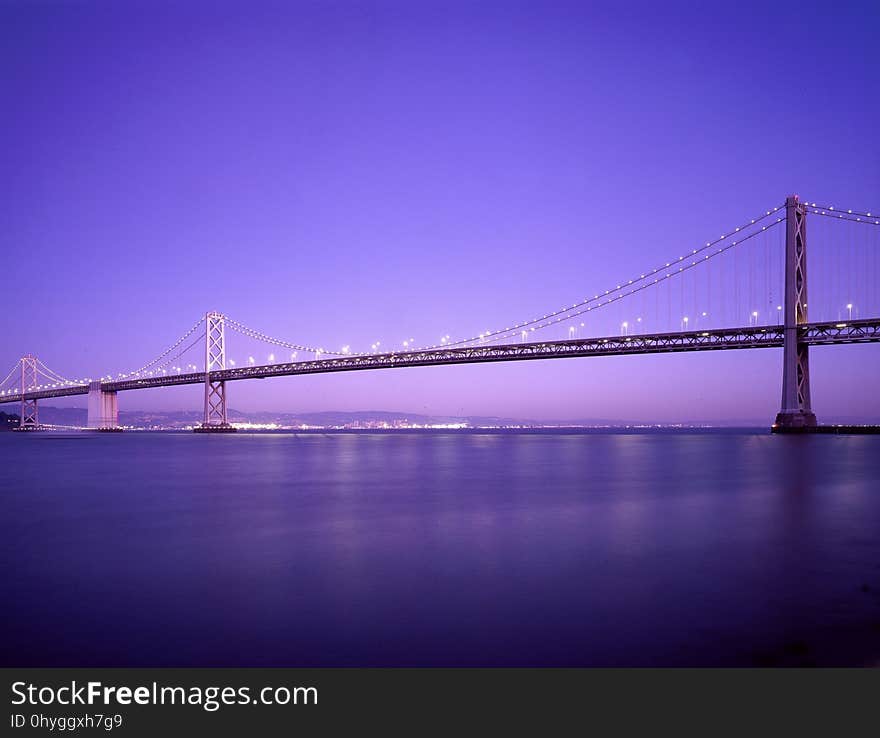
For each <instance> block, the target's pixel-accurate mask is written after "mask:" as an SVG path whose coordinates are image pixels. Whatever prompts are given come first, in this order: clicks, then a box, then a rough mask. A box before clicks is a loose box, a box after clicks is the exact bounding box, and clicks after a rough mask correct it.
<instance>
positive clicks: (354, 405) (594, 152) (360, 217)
mask: <svg viewBox="0 0 880 738" xmlns="http://www.w3.org/2000/svg"><path fill="white" fill-rule="evenodd" d="M630 12H633V13H637V14H638V17H639V23H638V24H634V23H633V21H632V19H631V18H630V17H628V13H630ZM782 17H783V12H782V11H780V13H779V16H778V17H774V16H773V15H768V14H767V13H766V7H765V6H762V5H758V4H755V5H752V6H749V5H737V6H736V7H735V8H733V7H730V8H718V9H715V10H713V13H711V14H697V13H693V12H692V11H690V10H688V9H686V8H684V7H683V6H676V5H675V4H673V5H671V6H668V7H667V6H664V8H663V9H662V10H661V9H658V8H655V7H653V6H651V5H647V4H646V5H645V6H644V7H636V6H633V7H630V8H629V9H628V10H627V12H626V13H624V12H621V11H619V10H617V9H615V8H614V7H613V6H610V5H609V6H607V7H605V8H603V7H600V6H593V7H589V8H585V7H582V6H581V5H580V4H568V3H548V4H543V3H542V4H540V7H539V6H538V5H537V4H529V3H511V2H508V3H488V4H480V5H479V6H477V5H475V4H472V3H437V4H435V3H418V4H411V3H397V2H379V3H367V4H354V3H351V4H344V3H343V4H336V5H333V6H329V5H328V6H322V5H320V4H289V5H288V4H275V3H263V4H244V3H222V4H219V5H218V4H209V3H187V4H186V5H185V7H175V6H173V5H153V4H145V3H143V4H142V3H123V4H116V3H102V2H96V3H81V4H60V3H59V4H52V3H49V4H41V5H35V4H32V3H9V4H5V5H4V6H3V7H2V8H0V20H2V22H0V38H2V44H0V55H2V56H0V58H2V60H3V62H4V67H5V68H6V69H7V70H9V71H8V74H7V75H6V76H5V77H3V78H2V79H0V86H2V88H3V92H4V93H5V97H6V98H7V99H9V100H15V103H16V104H15V105H14V106H13V107H12V108H11V111H10V112H9V113H8V114H7V116H6V117H5V118H4V119H3V121H2V122H0V126H2V133H3V137H2V143H0V156H2V158H3V160H4V162H5V167H4V169H5V170H6V172H7V178H6V184H7V187H6V188H5V190H6V192H7V196H6V197H5V198H4V201H3V203H0V218H2V220H3V222H4V226H5V228H4V231H5V232H4V236H5V242H6V243H7V251H6V255H7V258H6V259H4V271H5V276H6V280H5V284H6V287H7V288H6V289H5V290H3V291H2V293H0V294H2V296H0V312H2V314H3V316H4V324H5V325H4V329H3V340H2V342H0V368H2V372H3V374H5V372H6V371H7V369H8V368H9V367H11V366H12V365H13V364H14V363H15V362H16V361H17V360H18V358H19V356H20V355H21V354H22V353H25V352H33V353H35V354H37V355H38V356H40V357H41V358H42V359H43V360H44V361H45V362H46V363H47V364H48V365H49V366H51V367H52V368H53V369H55V370H57V371H59V372H61V373H63V374H65V375H66V376H69V377H80V376H99V375H101V374H104V373H108V372H112V373H116V372H126V371H130V370H132V369H133V368H136V367H138V366H140V365H142V364H143V363H144V362H146V361H148V360H150V359H151V358H152V357H153V356H155V355H156V353H158V352H159V351H161V350H162V349H163V348H165V347H166V346H168V345H169V344H170V343H172V342H173V341H174V340H175V339H176V338H177V337H178V336H179V335H181V334H182V333H183V332H184V331H185V330H186V329H187V328H188V327H189V326H190V325H192V323H193V322H195V320H197V319H198V318H199V317H200V316H202V315H204V313H205V312H206V311H207V310H220V311H222V312H224V313H227V314H228V315H231V316H234V317H236V318H238V319H240V320H242V321H243V322H245V323H247V324H248V325H252V326H255V327H257V328H259V329H261V330H264V331H266V332H267V333H270V334H272V335H276V336H281V337H284V338H287V339H291V340H295V341H298V342H300V343H302V344H304V345H319V346H327V347H332V348H334V349H339V348H340V347H342V346H351V347H352V348H353V350H368V349H370V347H371V346H372V345H373V344H375V343H377V342H379V343H380V344H381V345H382V346H384V347H389V348H390V347H398V348H400V347H402V346H403V342H404V341H406V342H409V341H410V340H414V341H415V342H416V343H417V344H419V345H421V344H423V343H434V342H437V341H439V340H441V337H445V336H447V335H451V336H453V337H455V338H461V337H462V336H468V335H474V334H476V333H479V332H481V331H483V330H485V329H487V328H497V327H498V326H505V325H509V324H511V323H513V322H515V321H518V320H522V319H525V318H528V317H530V316H532V315H540V314H542V313H545V312H547V311H548V310H554V309H557V308H558V307H559V305H560V304H564V303H566V302H568V303H571V302H575V301H578V300H580V299H582V298H583V296H584V295H585V294H591V293H592V292H593V291H594V290H600V289H602V288H603V287H604V286H607V285H609V284H614V283H615V282H616V281H617V280H620V279H621V278H623V277H625V276H626V275H631V274H634V273H635V274H637V273H638V272H639V270H642V269H644V268H645V267H646V266H647V265H649V264H653V263H654V262H656V261H657V259H658V257H665V256H668V255H671V254H675V253H678V252H679V251H680V250H681V248H682V246H683V245H686V244H692V243H702V242H704V241H706V240H707V239H710V238H715V237H717V236H718V235H719V232H720V230H721V229H724V228H727V227H728V226H732V225H735V224H738V223H740V222H742V220H743V218H748V217H750V216H752V215H753V214H755V213H758V212H762V211H764V210H765V209H766V208H768V207H774V206H777V205H780V204H781V202H782V199H783V198H784V197H785V196H786V195H788V194H792V193H799V194H801V195H803V196H805V197H808V198H811V199H819V200H822V201H824V202H832V203H834V202H840V203H848V204H852V205H854V206H858V207H863V208H865V209H867V210H871V209H872V208H876V209H878V210H880V158H878V154H877V153H876V143H877V140H876V132H875V131H874V128H875V125H874V122H875V121H876V120H877V114H878V112H880V110H878V108H880V104H878V103H877V102H876V101H875V99H874V96H872V95H871V94H869V93H867V92H866V89H867V87H866V86H867V84H868V83H869V82H872V81H873V80H872V79H871V78H870V72H872V71H873V70H874V69H875V68H876V59H875V50H874V39H873V36H872V34H873V32H874V28H876V21H878V20H880V10H878V9H877V8H876V7H874V6H869V5H867V4H865V5H864V6H863V7H862V6H859V5H858V4H851V5H849V6H842V7H840V8H836V9H835V12H834V13H828V12H827V10H826V9H824V8H821V7H820V6H811V5H809V4H806V5H799V6H798V11H797V13H796V14H793V15H791V16H785V23H786V24H787V25H786V31H785V32H784V33H783V32H781V31H780V28H781V21H782ZM756 19H757V20H756ZM768 29H770V30H772V32H768ZM46 48H51V49H52V50H53V53H52V54H51V55H47V54H46V53H45V49H46ZM813 233H815V234H816V235H817V236H819V235H820V234H822V231H821V229H819V228H817V229H815V231H813ZM813 278H818V274H817V273H816V272H815V271H814V273H813V274H811V279H813ZM630 319H632V318H630ZM561 335H562V333H561V332H560V330H557V331H556V333H552V334H549V336H550V337H554V338H558V337H560V336H561ZM231 349H232V351H233V352H234V355H235V357H236V359H237V360H238V361H247V357H248V356H249V355H250V354H251V353H252V352H256V350H257V349H255V348H252V347H250V346H248V345H247V344H239V345H237V346H236V345H235V344H231ZM259 350H261V351H263V353H264V355H257V359H258V363H259V362H260V361H266V360H268V356H269V353H268V352H269V351H270V349H267V348H261V349H259ZM196 351H197V349H196ZM279 358H280V357H279ZM781 361H782V356H781V351H780V350H776V349H771V350H766V351H746V352H720V353H717V354H716V353H708V354H699V353H698V354H686V355H663V356H638V357H609V358H590V359H570V360H566V361H539V362H524V363H517V364H498V365H483V366H448V367H431V368H419V369H409V370H397V369H395V370H380V371H376V372H365V373H357V374H351V375H340V376H335V375H334V376H314V377H294V378H283V379H273V380H266V381H262V382H236V383H233V384H231V385H230V388H229V392H230V407H233V408H239V409H241V410H242V411H253V412H257V411H260V410H273V411H279V412H304V413H305V412H316V411H323V410H328V411H329V410H337V411H357V410H369V409H375V408H376V407H381V408H382V409H384V410H388V411H397V412H419V413H422V414H426V415H496V416H505V417H522V418H534V419H536V420H548V419H563V420H564V419H577V418H585V417H602V418H624V419H630V420H632V421H642V422H670V423H671V422H682V421H685V420H687V421H697V422H698V421H703V422H708V423H721V424H724V423H725V422H727V419H729V418H761V417H763V418H765V419H766V421H767V423H769V422H770V421H771V420H772V418H773V415H774V413H775V412H776V410H777V409H778V404H779V395H780V366H781ZM811 361H812V373H813V376H812V383H813V406H814V409H815V410H816V412H817V414H818V415H819V416H820V419H821V418H824V417H830V416H835V417H850V418H862V419H864V420H866V421H875V422H876V421H877V420H878V419H880V396H878V394H877V393H876V392H873V391H869V388H871V387H875V386H876V377H877V376H878V371H880V347H878V346H875V345H869V346H846V347H818V348H816V349H814V350H813V351H812V353H811ZM201 363H203V358H202V359H201ZM201 401H202V396H201V393H200V390H199V389H197V388H194V387H180V388H167V389H162V390H145V391H139V392H138V393H137V396H136V398H135V397H131V396H129V395H126V394H123V395H121V408H120V409H121V410H123V411H125V410H126V409H135V408H137V409H145V410H149V409H163V410H167V409H193V410H198V409H199V408H200V407H201ZM65 402H66V403H68V404H71V405H78V406H84V404H85V401H84V399H83V398H71V399H70V400H66V401H60V400H59V401H57V402H56V401H54V400H53V404H58V405H62V404H64V403H65ZM0 410H4V411H5V412H12V411H15V410H14V408H12V407H9V406H0Z"/></svg>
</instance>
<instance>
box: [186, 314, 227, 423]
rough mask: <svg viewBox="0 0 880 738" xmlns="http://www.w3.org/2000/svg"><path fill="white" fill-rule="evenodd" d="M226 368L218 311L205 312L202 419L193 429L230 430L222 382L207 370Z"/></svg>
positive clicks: (224, 344)
mask: <svg viewBox="0 0 880 738" xmlns="http://www.w3.org/2000/svg"><path fill="white" fill-rule="evenodd" d="M225 368H226V331H225V323H224V316H223V314H222V313H218V312H213V311H212V312H209V313H207V314H206V315H205V419H204V422H203V423H202V424H201V425H200V426H198V427H196V428H193V430H194V431H195V432H196V433H234V432H235V428H233V427H232V426H231V425H230V424H229V421H228V420H227V419H226V382H225V381H223V380H220V381H215V380H213V379H212V377H211V373H212V372H215V371H222V370H223V369H225Z"/></svg>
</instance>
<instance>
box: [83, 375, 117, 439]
mask: <svg viewBox="0 0 880 738" xmlns="http://www.w3.org/2000/svg"><path fill="white" fill-rule="evenodd" d="M86 424H87V427H88V429H89V430H96V431H115V432H119V431H121V430H122V428H120V427H119V405H118V403H117V400H116V393H115V392H105V391H104V390H103V389H101V383H100V382H92V383H91V384H89V409H88V419H87V422H86Z"/></svg>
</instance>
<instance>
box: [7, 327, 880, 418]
mask: <svg viewBox="0 0 880 738" xmlns="http://www.w3.org/2000/svg"><path fill="white" fill-rule="evenodd" d="M800 331H801V341H803V342H804V343H806V344H808V345H811V346H819V345H832V344H844V343H872V342H880V318H877V319H868V320H854V321H847V322H846V323H808V324H806V325H804V326H801V328H800ZM782 343H783V330H782V326H780V325H773V326H756V327H749V328H724V329H720V330H707V331H684V332H678V333H655V334H645V335H632V336H605V337H600V338H577V339H573V340H564V341H541V342H536V343H514V344H503V345H499V346H493V345H489V344H486V345H482V346H471V347H467V348H442V349H432V350H429V351H411V352H399V353H384V354H357V355H352V356H343V357H339V358H334V359H316V360H313V361H298V362H291V363H287V364H266V365H259V366H248V367H236V368H235V369H225V370H223V371H217V372H212V374H211V378H212V379H213V380H214V381H220V380H226V381H235V380H240V379H266V378H268V377H284V376H291V375H295V374H326V373H330V372H349V371H362V370H367V369H393V368H399V367H409V366H441V365H446V364H477V363H484V362H490V361H527V360H530V359H562V358H574V357H583V356H621V355H627V354H658V353H678V352H683V351H720V350H730V349H754V348H780V347H781V346H782ZM204 381H205V374H204V372H191V373H187V374H168V375H162V376H157V377H139V378H135V379H119V380H113V381H108V382H104V383H103V384H102V385H101V387H102V389H104V390H105V391H112V392H122V391H127V390H135V389H149V388H152V387H170V386H174V385H179V384H201V383H203V382H204ZM88 391H89V388H88V386H87V385H75V386H68V387H53V388H46V389H40V390H36V391H33V392H27V393H25V395H24V398H25V399H46V398H51V397H69V396H71V395H84V394H87V393H88ZM21 400H22V395H21V394H20V393H19V394H13V395H0V403H7V402H20V401H21Z"/></svg>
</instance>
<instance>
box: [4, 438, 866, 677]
mask: <svg viewBox="0 0 880 738" xmlns="http://www.w3.org/2000/svg"><path fill="white" fill-rule="evenodd" d="M0 462H2V479H3V484H2V518H0V550H2V571H0V574H2V591H3V597H2V600H3V617H4V620H5V625H4V628H3V630H2V633H3V635H2V646H0V662H2V664H3V665H16V666H26V665H35V666H50V665H68V666H80V665H83V666H85V665H102V666H111V665H128V666H135V665H146V666H150V665H154V666H160V665H179V666H187V665H204V666H208V665H219V666H232V665H254V666H258V665H277V666H312V665H325V666H332V665H390V666H395V665H566V666H574V665H706V664H711V665H750V664H785V665H788V664H812V663H816V664H865V663H878V662H880V437H877V436H874V437H868V436H862V437H831V436H822V437H803V438H795V437H775V436H770V435H764V434H749V433H735V434H730V433H727V434H712V433H705V434H646V435H625V434H582V435H564V434H549V433H545V434H496V435H492V434H415V433H414V434H338V435H317V434H308V435H280V434H279V435H245V434H239V435H237V436H200V435H194V434H137V433H126V434H119V435H96V434H79V435H70V436H61V435H56V434H32V435H24V434H11V433H4V434H0Z"/></svg>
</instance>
